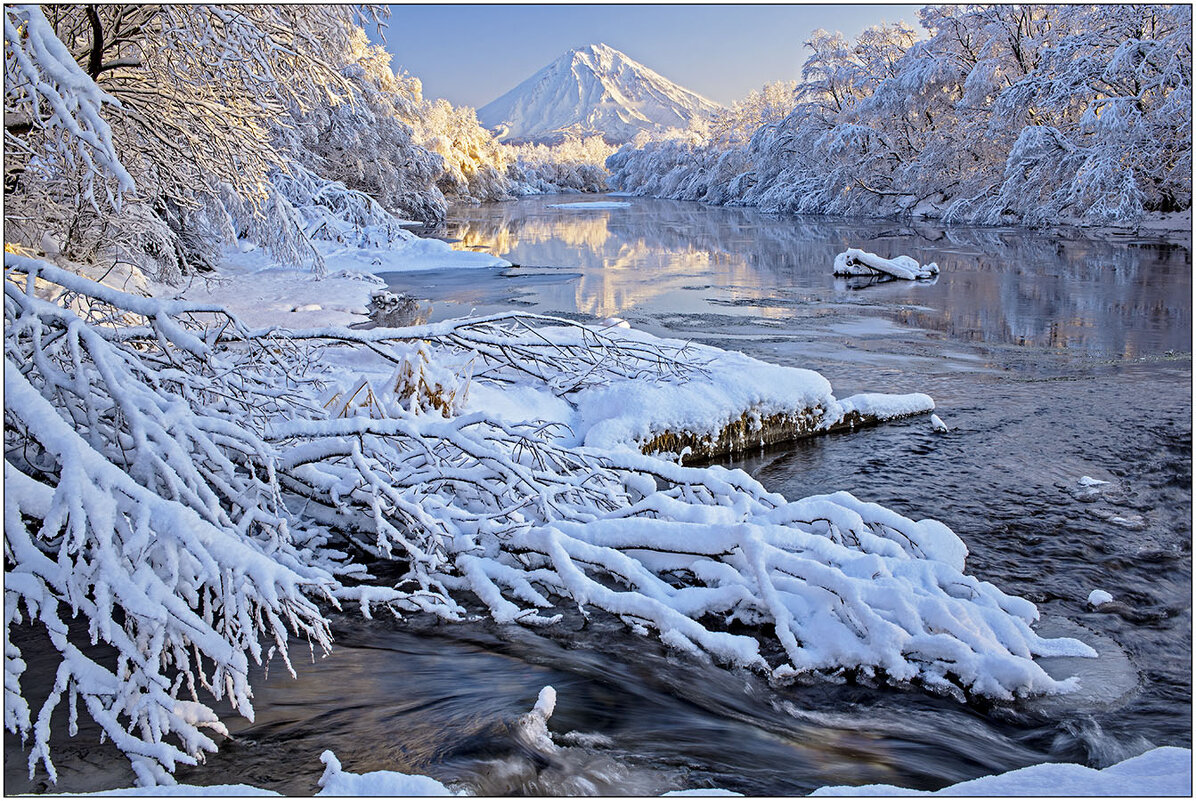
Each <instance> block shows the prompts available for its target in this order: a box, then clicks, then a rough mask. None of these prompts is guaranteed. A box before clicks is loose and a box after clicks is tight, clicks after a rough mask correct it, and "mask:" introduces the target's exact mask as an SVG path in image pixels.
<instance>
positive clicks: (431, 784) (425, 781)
mask: <svg viewBox="0 0 1196 801" xmlns="http://www.w3.org/2000/svg"><path fill="white" fill-rule="evenodd" d="M320 761H321V762H323V763H324V765H325V768H324V775H323V776H321V777H320V792H318V793H316V795H321V796H323V795H331V796H346V795H384V796H392V797H401V796H428V795H458V793H454V792H453V791H452V790H450V789H449V788H447V787H445V786H444V785H443V784H441V783H440V782H438V781H436V780H435V779H433V778H430V777H428V776H419V775H414V774H408V773H399V772H397V771H393V770H375V771H371V772H369V773H350V772H348V771H346V770H343V769H342V768H341V763H340V760H338V759H337V758H336V754H334V753H332V752H331V751H325V752H324V753H322V754H320Z"/></svg>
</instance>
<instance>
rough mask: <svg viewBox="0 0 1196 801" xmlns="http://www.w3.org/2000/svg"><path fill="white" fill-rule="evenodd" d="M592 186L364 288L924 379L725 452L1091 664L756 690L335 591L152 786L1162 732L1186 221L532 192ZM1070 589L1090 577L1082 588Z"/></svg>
mask: <svg viewBox="0 0 1196 801" xmlns="http://www.w3.org/2000/svg"><path fill="white" fill-rule="evenodd" d="M592 199H593V198H586V197H580V198H579V197H565V198H561V197H555V198H539V199H529V200H523V201H518V202H514V203H505V204H496V205H489V206H482V207H478V208H466V209H458V210H457V212H456V214H455V215H454V216H453V219H452V220H451V221H450V223H449V224H448V226H447V227H446V228H445V229H444V230H443V231H442V232H441V234H442V235H443V236H445V237H446V238H449V239H451V240H457V241H458V245H457V246H458V247H462V248H478V249H485V250H488V251H491V252H494V253H497V254H500V255H503V256H504V257H505V258H507V259H508V260H510V261H512V262H514V263H516V264H517V265H519V266H517V267H515V268H511V269H507V270H484V271H471V272H469V273H443V272H442V273H407V274H399V275H393V276H389V278H390V279H391V284H392V287H393V288H395V289H399V290H407V291H410V292H412V293H413V294H415V295H417V296H419V297H421V298H426V299H428V300H429V301H430V303H429V311H430V314H431V317H432V318H433V319H441V318H445V317H453V316H460V315H462V314H467V313H469V312H470V311H471V310H472V311H476V312H479V313H482V312H488V311H492V310H498V309H504V308H510V307H512V306H513V305H514V306H518V307H521V308H525V309H527V310H530V311H535V312H542V313H547V314H557V315H562V316H569V317H576V318H579V319H587V320H589V319H593V318H594V317H598V318H603V317H607V316H615V315H617V316H619V317H622V318H625V319H627V320H628V321H630V322H631V323H632V324H633V325H634V326H636V327H640V328H643V329H647V330H650V331H653V332H655V333H660V334H667V335H671V336H677V337H683V338H692V339H695V340H698V341H701V342H705V343H709V344H713V345H717V346H719V347H724V348H734V349H740V350H743V351H745V352H747V353H749V354H751V355H754V356H757V357H759V358H762V359H766V360H769V361H773V362H777V363H782V364H792V365H797V366H803V367H809V368H812V369H815V370H818V371H820V372H822V373H823V374H824V375H826V376H827V378H829V379H830V380H831V382H832V384H833V385H834V386H835V389H836V393H837V394H838V395H839V396H840V397H843V396H845V395H848V394H851V393H853V392H858V391H890V392H914V391H920V392H926V393H928V394H930V395H931V396H933V397H934V398H935V400H936V403H937V405H938V414H939V415H940V417H941V418H942V419H943V421H944V422H945V423H946V424H947V425H948V426H949V427H950V431H949V432H948V433H947V434H935V433H933V432H932V431H931V428H930V425H929V423H928V422H927V420H926V418H914V419H911V420H907V421H902V422H898V423H894V424H890V425H886V426H882V427H878V428H873V429H868V430H863V431H859V432H856V433H852V434H843V435H834V436H827V437H823V438H818V439H811V440H807V441H804V442H800V443H796V444H792V445H787V446H784V447H781V448H777V449H774V450H770V451H768V452H763V453H756V454H750V455H748V456H747V457H745V458H743V459H741V460H739V461H737V462H736V463H735V464H736V466H739V467H742V468H743V469H745V470H746V471H748V472H749V473H751V474H752V475H754V476H756V477H757V478H758V479H759V480H760V481H761V482H763V483H764V484H765V485H766V486H767V487H768V488H769V489H772V490H775V491H778V492H781V493H783V494H784V495H786V496H787V497H790V498H798V497H802V496H805V495H809V494H812V493H820V492H829V491H834V490H839V489H847V490H850V491H852V492H854V493H855V494H856V495H858V496H860V497H862V498H866V499H867V500H872V501H876V502H879V503H881V504H884V505H886V506H889V507H892V508H894V509H896V510H897V511H899V512H901V513H903V514H905V515H908V516H911V517H914V518H915V519H917V518H922V517H934V518H937V519H940V520H942V521H944V522H946V523H947V524H948V525H950V526H951V527H952V528H953V529H954V530H955V531H956V532H957V533H958V534H959V535H960V536H961V537H962V539H963V540H964V541H965V542H966V543H967V545H968V548H969V551H970V556H969V559H968V572H970V573H972V574H974V575H977V576H979V577H981V578H983V579H985V580H988V581H991V582H993V583H994V584H996V585H997V586H999V587H1001V588H1002V589H1004V590H1005V591H1007V592H1011V593H1015V594H1019V595H1023V596H1025V597H1027V598H1029V599H1030V600H1032V601H1034V602H1035V603H1037V604H1038V606H1039V609H1040V611H1041V613H1042V615H1043V623H1042V626H1041V627H1040V628H1041V629H1042V630H1044V631H1045V632H1047V633H1055V634H1070V635H1073V636H1079V637H1080V638H1081V639H1085V640H1086V641H1088V642H1089V643H1090V644H1092V645H1093V646H1094V647H1096V648H1097V650H1098V651H1099V652H1100V653H1101V655H1102V656H1101V658H1100V659H1099V660H1069V661H1066V662H1064V661H1062V660H1060V661H1057V662H1056V663H1055V664H1052V665H1050V666H1049V669H1051V670H1052V671H1056V672H1057V673H1058V674H1059V675H1066V674H1070V673H1072V672H1076V671H1078V673H1079V675H1081V677H1082V680H1083V683H1084V690H1083V691H1082V692H1080V693H1077V694H1076V695H1074V696H1070V697H1063V698H1055V699H1049V700H1040V701H1034V702H1022V703H1018V704H998V705H977V704H971V705H965V704H961V703H958V702H955V701H952V700H950V699H946V698H940V697H936V696H931V695H927V694H925V693H922V692H918V691H901V690H893V689H886V688H869V687H862V686H856V685H832V684H828V683H825V682H823V683H813V684H805V685H801V684H799V685H794V686H788V687H774V686H770V685H769V684H768V682H767V681H766V680H764V679H763V678H762V677H760V676H757V675H753V674H749V673H745V672H741V671H729V670H725V669H722V668H719V667H717V666H714V665H711V664H705V663H701V662H697V661H695V660H691V659H687V658H679V657H677V656H675V655H673V654H671V653H669V652H668V651H667V650H666V649H665V648H663V647H662V646H660V645H659V644H658V643H654V642H651V641H647V640H645V639H643V638H639V637H636V636H635V635H633V634H631V633H629V632H626V631H624V630H623V629H621V628H619V627H616V626H611V625H609V624H606V623H603V622H601V621H599V622H591V623H590V624H589V625H588V626H586V627H584V628H583V627H581V626H580V625H579V624H578V622H577V621H576V620H570V619H566V621H565V625H563V626H562V627H561V628H560V629H559V630H557V631H553V632H547V631H533V630H527V629H520V628H510V627H498V626H494V625H490V624H469V625H459V626H435V625H431V624H427V625H424V624H419V623H418V622H417V623H404V624H398V623H395V622H394V621H385V620H380V621H375V622H365V621H362V620H360V618H352V617H347V618H345V619H344V620H343V621H339V622H340V625H339V626H337V627H334V630H336V631H338V632H339V634H338V640H337V648H336V650H335V652H334V653H333V655H332V656H330V657H327V658H325V659H321V660H317V661H316V663H315V664H311V663H310V660H309V659H308V658H307V657H306V655H304V654H299V653H296V657H297V668H298V670H299V678H298V679H297V680H293V679H291V678H290V677H289V676H287V675H285V673H283V671H281V670H280V669H276V670H274V671H273V672H272V673H271V674H270V675H269V677H268V678H266V679H264V680H260V681H259V683H258V684H256V685H255V687H256V695H257V700H256V703H255V706H256V708H257V719H256V720H255V722H253V723H248V722H245V721H237V720H234V721H232V724H231V726H230V728H232V729H233V735H234V737H233V739H232V741H230V742H227V743H225V744H224V745H223V746H222V750H221V752H220V753H219V754H218V755H215V756H213V757H212V758H210V759H209V761H208V764H207V765H206V766H204V767H202V768H199V769H187V770H183V771H180V773H179V776H178V778H179V779H180V780H181V781H186V782H190V783H199V784H210V783H218V782H229V781H238V782H248V783H251V784H256V785H258V786H263V787H270V788H272V789H276V790H280V791H283V792H287V793H296V794H307V793H311V792H313V791H314V790H315V789H317V788H316V784H315V782H316V779H317V778H318V776H319V774H320V772H321V770H322V766H321V764H320V762H319V754H320V752H321V751H322V750H324V749H326V748H330V749H332V750H334V751H335V752H336V754H337V756H338V758H339V759H340V760H341V762H342V764H343V765H344V767H345V769H347V770H350V771H353V772H356V773H361V772H365V771H370V770H383V769H388V770H400V771H406V772H420V773H426V774H428V775H431V776H434V777H436V778H438V779H440V780H442V781H445V782H456V783H460V785H462V786H466V787H469V788H471V789H473V790H474V791H476V792H479V793H482V794H488V795H493V794H505V793H526V794H552V795H562V794H582V793H604V794H619V795H645V794H657V793H660V792H664V791H666V790H673V789H685V788H702V787H722V788H726V789H729V790H734V791H737V792H741V793H745V794H749V795H797V794H804V793H807V792H809V791H811V790H813V789H814V788H816V787H819V786H821V785H826V784H865V783H875V782H883V783H890V784H898V785H903V786H907V787H914V788H919V789H937V788H939V787H942V786H945V785H947V784H950V783H954V782H958V781H962V780H965V779H969V778H974V777H977V776H981V775H985V774H989V773H994V772H1000V771H1006V770H1011V769H1014V768H1018V767H1022V766H1025V765H1029V764H1034V763H1039V762H1044V761H1070V762H1081V763H1084V764H1087V765H1090V766H1093V767H1104V766H1107V765H1110V764H1113V763H1114V762H1117V761H1120V760H1121V759H1124V758H1127V757H1130V756H1134V755H1136V754H1138V753H1140V752H1142V751H1144V750H1146V749H1148V748H1150V747H1152V746H1157V745H1178V746H1187V747H1191V733H1192V714H1191V713H1192V706H1191V700H1192V699H1191V668H1192V612H1191V597H1192V549H1191V544H1192V530H1191V521H1192V474H1191V464H1192V439H1191V435H1192V431H1191V421H1192V363H1191V350H1192V283H1191V280H1192V279H1191V274H1192V260H1191V242H1190V237H1188V236H1187V235H1182V236H1180V237H1179V238H1178V239H1177V238H1175V237H1172V238H1171V239H1170V240H1169V241H1168V240H1164V239H1157V240H1156V239H1149V238H1141V237H1135V238H1130V237H1124V236H1123V237H1116V236H1108V237H1104V238H1091V237H1084V236H1079V235H1074V234H1067V233H1058V232H1055V233H1050V234H1047V233H1043V234H1038V233H1032V232H1027V231H1021V230H992V229H987V230H986V229H946V228H941V227H935V226H933V225H920V224H919V225H910V224H900V223H878V222H876V221H843V220H817V221H815V220H811V219H809V218H793V217H779V216H771V215H766V214H761V213H758V212H755V211H753V210H744V209H717V208H706V207H702V206H699V205H696V204H689V203H681V202H672V201H656V200H647V199H640V198H617V199H616V198H610V200H621V201H625V202H628V203H630V204H631V206H630V207H627V208H618V209H611V210H605V211H599V210H574V209H554V208H551V204H554V203H568V202H583V201H586V200H592ZM849 246H855V247H862V248H864V249H867V250H872V251H874V252H878V253H880V254H881V255H886V256H891V255H897V254H899V253H905V254H909V255H912V256H914V257H915V258H917V259H918V260H919V261H924V262H925V261H932V260H933V261H937V262H938V264H939V266H940V267H941V268H942V274H941V275H940V276H939V277H938V279H937V280H936V281H934V282H918V283H909V282H892V283H887V284H873V285H866V284H849V283H847V282H845V281H842V280H839V279H835V278H833V277H832V276H831V275H830V266H831V263H832V261H833V258H834V256H835V254H836V253H838V252H840V251H841V250H843V249H844V248H846V247H849ZM1085 476H1087V477H1090V478H1093V479H1098V480H1101V481H1104V482H1107V483H1105V484H1099V485H1094V486H1090V487H1087V486H1084V485H1083V484H1082V483H1081V478H1083V477H1085ZM1093 589H1103V590H1106V591H1108V592H1109V593H1111V594H1112V595H1113V596H1114V598H1115V601H1114V602H1113V603H1112V604H1109V605H1105V606H1103V607H1101V608H1100V609H1099V610H1094V609H1092V608H1089V606H1088V605H1087V602H1086V601H1087V597H1088V594H1089V592H1090V591H1091V590H1093ZM1079 663H1083V664H1079ZM548 684H551V685H552V686H553V687H555V688H556V691H557V694H558V701H557V707H556V713H555V714H554V716H553V717H552V719H551V721H550V723H549V728H550V730H551V731H552V732H553V733H554V734H555V735H556V736H557V741H558V743H562V744H564V745H565V747H564V748H563V749H562V750H561V751H560V752H558V753H556V754H544V753H540V752H536V751H534V750H533V749H530V748H528V747H527V746H526V745H523V744H521V743H520V742H518V741H517V739H516V738H515V737H514V736H513V733H512V728H511V727H512V722H513V721H514V720H515V718H517V717H518V716H519V715H520V714H522V713H524V712H526V711H527V710H528V709H530V708H531V706H532V704H534V703H535V700H536V695H537V693H538V691H539V690H540V688H541V687H543V686H544V685H548ZM91 759H92V761H93V762H98V761H99V757H95V756H93V757H91ZM113 759H114V760H116V761H119V758H118V757H113ZM106 764H113V763H106ZM84 772H86V771H84ZM11 775H12V774H11V773H10V771H9V770H6V779H7V778H8V777H9V776H11ZM107 786H112V785H111V784H108V785H107ZM6 789H9V790H10V791H19V789H20V788H18V787H15V786H10V785H9V783H8V781H6ZM60 789H70V788H69V787H62V788H60ZM1143 792H1145V793H1147V794H1149V788H1146V787H1144V788H1143Z"/></svg>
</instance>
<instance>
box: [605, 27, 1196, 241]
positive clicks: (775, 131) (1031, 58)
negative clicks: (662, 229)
mask: <svg viewBox="0 0 1196 801" xmlns="http://www.w3.org/2000/svg"><path fill="white" fill-rule="evenodd" d="M920 18H921V22H922V26H923V28H924V29H925V30H926V31H927V34H928V35H927V37H926V38H924V39H922V40H920V41H915V40H914V36H913V32H912V31H911V30H910V29H909V28H907V27H905V26H903V25H901V24H897V25H881V26H876V27H873V28H870V29H869V30H867V31H865V32H863V33H862V34H861V35H860V36H859V37H857V39H856V40H855V42H851V43H849V42H848V41H847V40H846V39H845V38H844V37H843V36H842V35H841V34H833V33H828V32H826V31H823V30H818V31H815V32H814V33H813V34H812V35H811V38H810V39H809V40H808V41H807V43H806V44H807V46H808V47H809V48H810V50H811V56H810V57H809V58H808V59H807V61H806V63H805V65H804V67H803V71H802V78H803V80H802V82H801V84H799V86H798V87H797V90H796V93H795V94H796V99H795V103H794V105H793V106H792V108H791V110H790V112H789V113H788V114H787V116H786V117H785V118H784V119H783V120H781V121H779V122H772V123H766V124H763V125H761V126H759V128H758V129H757V130H756V132H755V133H754V134H753V135H752V137H751V142H750V145H749V146H748V147H746V148H743V147H741V146H739V145H732V144H724V145H715V146H714V148H713V150H714V152H711V147H709V146H702V147H692V148H689V151H690V152H688V153H684V154H683V153H681V152H680V151H681V150H684V148H681V147H679V146H678V145H676V144H675V143H674V144H669V145H661V144H659V143H658V142H646V143H640V144H642V147H638V150H637V149H636V148H632V147H627V148H624V149H623V150H622V151H620V152H619V153H618V154H616V155H615V156H614V157H613V158H612V160H611V162H610V163H609V165H608V166H610V169H611V171H612V185H613V186H615V187H616V188H619V189H623V190H629V191H634V192H637V193H641V194H654V195H664V196H668V197H677V198H689V199H699V200H705V201H706V202H713V203H742V204H747V205H756V206H760V207H762V208H766V209H770V210H783V211H795V212H816V213H830V214H850V215H866V216H902V215H908V214H919V215H926V216H936V217H937V216H942V217H945V218H946V219H948V220H954V221H964V222H978V223H984V224H1006V223H1018V222H1020V223H1025V224H1031V225H1041V224H1048V223H1058V222H1079V223H1085V224H1088V223H1093V224H1100V223H1109V222H1116V223H1119V224H1133V223H1135V222H1138V221H1140V220H1141V219H1142V218H1143V216H1144V215H1146V214H1148V213H1158V212H1163V213H1165V212H1170V211H1176V210H1182V209H1186V208H1190V207H1191V151H1192V142H1191V128H1192V125H1191V119H1192V116H1191V85H1192V82H1191V76H1192V55H1191V30H1192V28H1191V14H1190V13H1188V10H1187V9H1186V7H1181V6H1125V5H1122V6H1043V5H1015V6H1003V5H963V6H928V7H926V8H924V9H923V10H922V11H921V13H920ZM715 165H718V168H717V169H716V168H715ZM735 170H739V172H737V173H736V172H735Z"/></svg>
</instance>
